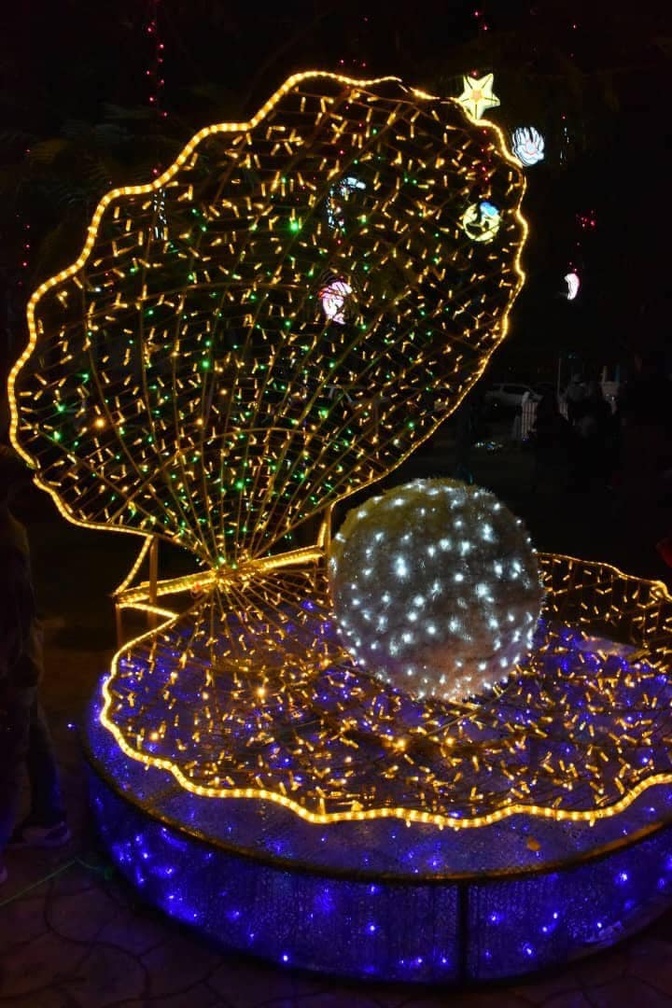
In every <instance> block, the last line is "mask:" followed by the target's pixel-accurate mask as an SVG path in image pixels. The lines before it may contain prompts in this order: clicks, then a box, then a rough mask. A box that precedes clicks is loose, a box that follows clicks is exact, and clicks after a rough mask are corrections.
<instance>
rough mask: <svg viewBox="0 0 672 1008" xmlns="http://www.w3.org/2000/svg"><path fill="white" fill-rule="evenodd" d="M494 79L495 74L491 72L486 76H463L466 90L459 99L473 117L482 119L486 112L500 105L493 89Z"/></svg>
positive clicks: (463, 84)
mask: <svg viewBox="0 0 672 1008" xmlns="http://www.w3.org/2000/svg"><path fill="white" fill-rule="evenodd" d="M493 80H494V74H491V73H490V74H486V75H485V77H463V78H462V86H463V88H464V90H463V91H462V94H461V95H460V97H459V98H458V99H457V101H458V102H459V103H460V105H461V106H462V108H464V109H466V111H467V112H468V113H469V115H470V116H471V117H472V119H482V118H483V113H484V112H487V111H488V109H491V108H497V106H498V105H499V103H500V102H499V98H498V97H497V95H495V94H493V91H492V82H493Z"/></svg>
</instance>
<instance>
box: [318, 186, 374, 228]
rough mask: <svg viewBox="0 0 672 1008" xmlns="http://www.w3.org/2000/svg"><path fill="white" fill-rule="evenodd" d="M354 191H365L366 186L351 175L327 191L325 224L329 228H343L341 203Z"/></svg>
mask: <svg viewBox="0 0 672 1008" xmlns="http://www.w3.org/2000/svg"><path fill="white" fill-rule="evenodd" d="M356 189H366V185H365V183H364V182H360V180H359V179H357V178H355V177H354V176H353V175H348V177H347V178H344V179H342V180H341V181H340V182H339V183H338V184H337V185H335V186H332V187H331V189H330V190H329V199H328V200H327V223H328V225H329V227H330V228H343V227H345V216H344V213H343V203H344V202H345V201H346V200H347V199H348V197H349V195H350V193H352V192H354V191H355V190H356Z"/></svg>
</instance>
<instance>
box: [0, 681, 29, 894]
mask: <svg viewBox="0 0 672 1008" xmlns="http://www.w3.org/2000/svg"><path fill="white" fill-rule="evenodd" d="M34 697H35V690H9V689H7V690H6V691H4V693H3V696H2V698H1V699H0V878H1V879H2V880H3V881H4V879H5V878H6V877H7V874H6V871H5V869H4V867H3V864H2V852H3V851H4V849H5V847H6V846H7V843H8V841H9V838H10V837H11V835H12V830H13V828H14V825H15V823H16V817H17V813H18V810H19V803H20V798H21V771H22V768H23V764H24V760H25V757H26V750H27V747H28V735H29V725H30V711H31V706H32V702H33V700H34Z"/></svg>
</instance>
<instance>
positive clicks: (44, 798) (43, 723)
mask: <svg viewBox="0 0 672 1008" xmlns="http://www.w3.org/2000/svg"><path fill="white" fill-rule="evenodd" d="M26 767H27V770H28V780H29V782H30V795H31V799H30V815H29V822H30V824H31V825H38V826H44V827H51V826H54V825H55V824H57V823H61V822H63V821H64V820H65V808H64V805H63V798H62V795H61V786H60V782H59V776H58V768H57V765H56V757H55V755H54V746H53V742H52V738H51V732H50V731H49V725H48V723H47V719H46V717H45V713H44V710H43V708H42V704H41V703H40V701H39V698H37V697H36V698H35V702H34V703H33V705H32V707H31V711H30V724H29V729H28V751H27V753H26Z"/></svg>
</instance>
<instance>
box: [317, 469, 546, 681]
mask: <svg viewBox="0 0 672 1008" xmlns="http://www.w3.org/2000/svg"><path fill="white" fill-rule="evenodd" d="M329 579H330V587H331V596H332V601H333V606H334V614H335V616H336V621H337V625H338V629H339V634H340V637H341V640H342V643H343V645H344V646H345V648H346V649H347V650H348V651H349V652H350V654H351V655H352V656H353V657H354V659H355V660H356V661H357V663H358V664H359V665H360V666H361V667H362V668H363V669H365V670H366V671H367V672H369V673H370V674H372V675H374V676H376V677H378V678H379V679H382V680H383V681H384V682H387V683H391V684H392V685H393V686H395V687H396V688H398V689H401V690H403V691H405V692H407V693H410V694H411V695H412V696H415V697H437V698H439V699H442V700H460V699H464V698H465V697H468V696H472V695H474V694H478V693H480V692H482V691H483V690H485V689H487V688H488V687H490V686H492V685H493V684H494V683H496V682H497V681H499V680H501V679H504V678H506V677H507V676H508V675H509V674H510V673H511V671H512V670H513V668H514V667H515V665H516V663H517V662H519V661H520V660H521V659H522V658H523V657H524V655H525V654H526V653H527V652H528V651H529V649H530V647H531V644H532V636H533V633H534V630H535V628H536V625H537V621H538V619H539V614H540V611H541V603H542V598H543V590H542V587H541V581H540V575H539V567H538V563H537V557H536V554H535V552H534V549H533V547H532V544H531V542H530V539H529V537H528V535H527V532H526V531H525V528H524V527H523V524H522V522H521V521H520V519H518V518H516V517H515V516H514V515H513V514H511V512H510V511H509V510H508V508H506V507H505V506H504V504H502V503H501V502H500V501H498V500H497V498H496V497H495V496H494V494H492V493H490V492H489V491H487V490H483V489H482V488H480V487H474V486H468V485H467V484H465V483H460V482H458V481H457V480H450V479H433V480H416V481H414V482H413V483H409V484H407V485H406V486H403V487H398V488H395V489H393V490H389V491H388V492H387V493H385V494H383V495H382V496H380V497H373V498H371V499H370V500H369V501H367V502H366V503H365V504H363V505H361V506H360V507H358V508H355V509H354V510H353V511H350V513H349V514H348V515H347V517H346V519H345V521H344V523H343V525H342V527H341V529H340V530H339V532H338V533H337V535H336V536H335V537H334V539H333V542H332V547H331V554H330V558H329Z"/></svg>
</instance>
